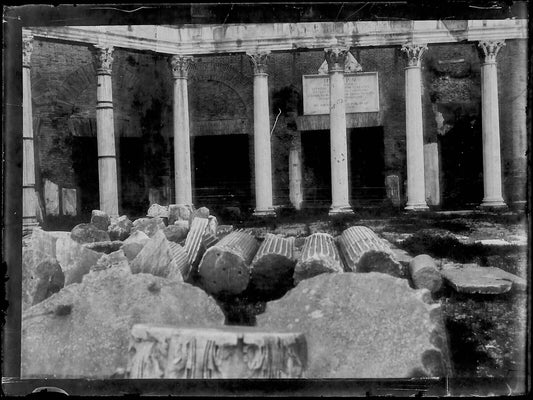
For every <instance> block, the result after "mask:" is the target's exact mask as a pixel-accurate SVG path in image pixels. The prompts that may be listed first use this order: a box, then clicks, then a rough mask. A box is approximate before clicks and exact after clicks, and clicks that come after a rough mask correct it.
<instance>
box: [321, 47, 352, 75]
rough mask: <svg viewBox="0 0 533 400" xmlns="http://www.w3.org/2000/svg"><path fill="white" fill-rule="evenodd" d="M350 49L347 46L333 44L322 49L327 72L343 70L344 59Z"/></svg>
mask: <svg viewBox="0 0 533 400" xmlns="http://www.w3.org/2000/svg"><path fill="white" fill-rule="evenodd" d="M349 51H350V47H349V46H334V47H327V48H325V49H324V54H325V57H326V62H327V63H328V72H339V71H340V72H344V68H345V66H346V59H347V57H348V53H349Z"/></svg>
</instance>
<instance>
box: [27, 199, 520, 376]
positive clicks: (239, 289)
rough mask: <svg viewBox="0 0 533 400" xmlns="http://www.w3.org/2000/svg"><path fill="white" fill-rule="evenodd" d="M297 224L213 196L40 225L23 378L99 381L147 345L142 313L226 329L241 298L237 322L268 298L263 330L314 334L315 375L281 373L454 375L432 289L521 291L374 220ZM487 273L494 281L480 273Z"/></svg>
mask: <svg viewBox="0 0 533 400" xmlns="http://www.w3.org/2000/svg"><path fill="white" fill-rule="evenodd" d="M293 231H294V232H299V233H302V232H300V231H298V230H294V229H293V230H292V231H291V230H289V231H288V232H284V231H283V230H280V229H276V230H275V231H274V232H268V231H266V230H265V229H261V228H253V229H250V228H248V229H234V227H233V226H230V225H219V224H218V220H217V218H216V217H215V216H213V215H210V212H209V210H208V209H207V208H205V207H201V208H199V209H194V208H193V207H190V206H184V205H170V206H161V205H158V204H153V205H152V206H151V207H150V208H149V210H148V212H147V216H146V217H142V218H138V219H136V220H134V221H131V220H130V219H129V218H128V217H127V216H120V217H117V218H110V217H109V216H107V215H106V214H105V213H103V212H102V211H99V210H94V211H93V213H92V218H91V221H90V223H83V224H79V225H77V226H76V227H74V228H73V229H72V231H71V232H54V231H43V230H41V229H35V230H34V231H33V233H32V237H31V240H26V241H25V243H26V246H25V247H23V310H24V313H23V324H22V325H23V346H22V347H23V357H22V365H23V375H24V376H25V377H30V376H34V377H37V376H40V377H42V376H53V377H62V378H65V377H92V378H102V377H109V376H111V375H112V374H113V373H115V372H116V371H115V370H116V369H119V368H125V366H126V364H127V363H129V364H130V365H135V368H140V367H139V362H141V363H145V362H147V361H146V360H148V359H151V358H150V357H148V355H149V354H151V353H146V354H145V355H139V356H137V358H135V357H133V356H132V355H131V354H130V356H131V357H133V359H132V358H131V357H129V356H128V348H130V349H131V348H135V349H137V350H138V349H139V348H140V347H143V346H146V345H145V344H142V343H141V344H138V345H137V344H134V345H132V343H131V342H130V344H129V347H128V338H130V339H131V338H132V337H133V336H131V335H130V332H131V329H132V328H133V326H134V325H135V324H148V325H147V327H145V328H142V329H141V328H136V329H137V331H136V332H137V333H136V334H135V335H138V334H139V332H141V331H142V332H152V331H153V332H167V331H166V330H165V329H166V328H165V329H163V328H161V329H163V330H161V329H160V328H158V326H161V325H168V324H170V325H175V326H176V327H184V326H190V324H195V325H196V326H199V327H202V326H205V327H213V328H217V329H218V328H222V327H224V325H232V324H234V323H235V320H236V319H235V316H233V317H228V316H229V315H231V313H232V312H235V310H236V309H238V308H239V307H240V309H241V311H239V312H240V313H242V312H243V311H242V310H248V311H246V312H250V311H249V310H254V311H253V312H252V313H253V314H254V315H253V318H251V319H246V318H239V319H238V321H241V325H242V324H243V323H242V321H246V322H245V323H244V324H249V325H254V324H255V315H257V314H260V313H261V312H263V311H264V310H265V304H266V303H267V302H268V304H267V306H266V311H265V312H264V314H262V315H259V317H258V321H257V325H258V327H260V328H261V329H262V331H261V332H263V333H262V334H261V335H263V334H264V335H266V336H264V337H267V338H270V337H271V335H270V336H269V334H268V332H274V331H275V332H280V330H284V329H289V330H291V332H292V333H295V334H296V335H297V336H295V337H298V338H300V336H298V335H300V333H301V334H303V335H304V336H305V338H306V339H307V341H308V351H309V356H308V357H307V356H305V357H303V356H302V357H303V358H304V359H306V360H307V359H308V360H309V365H308V366H309V370H308V371H309V373H308V374H307V375H306V374H304V373H303V369H302V370H298V371H297V372H290V373H289V372H284V374H285V376H307V377H316V378H339V377H343V378H348V377H352V378H353V377H357V378H362V377H391V378H392V377H395V378H398V377H410V376H444V375H449V374H451V368H450V362H449V357H448V352H447V340H446V334H445V332H444V328H443V326H442V323H441V322H442V321H441V314H440V308H439V304H438V301H437V302H436V303H435V302H434V299H435V298H436V297H437V296H436V294H437V293H438V292H439V291H440V290H442V289H443V288H444V287H445V286H446V287H450V288H452V289H453V290H456V291H458V292H464V293H503V292H507V291H509V290H511V288H514V289H519V290H521V289H524V288H525V282H522V281H521V280H520V278H518V277H515V276H514V275H511V274H502V273H500V270H498V269H497V268H492V269H491V270H490V271H489V270H488V269H487V268H480V267H478V268H476V266H461V265H448V266H444V267H443V266H438V265H437V264H436V263H435V261H434V260H433V259H432V258H431V257H430V256H428V255H418V256H417V257H414V258H413V257H411V256H409V254H407V253H406V252H404V251H401V250H399V249H397V248H395V247H394V246H393V245H392V244H391V243H389V242H388V241H386V240H385V239H382V238H381V237H379V236H378V235H376V233H375V232H374V231H372V230H371V229H369V228H368V227H365V226H352V227H349V228H347V229H345V230H344V231H343V232H342V233H341V234H340V235H339V236H337V237H334V236H332V235H330V234H328V233H325V232H320V231H318V230H317V229H312V230H308V231H306V232H303V234H304V236H302V235H300V234H299V235H298V237H295V235H291V233H294V232H293ZM305 234H307V235H305ZM480 269H481V270H480ZM480 273H483V274H485V276H486V279H485V281H483V280H482V281H479V280H477V278H476V277H477V276H478V275H479V274H480ZM476 274H477V275H476ZM487 274H488V275H487ZM254 301H255V303H254ZM258 310H259V311H258ZM389 314H390V318H389V317H387V315H389ZM224 316H225V318H224ZM403 316H404V317H403ZM391 321H396V322H395V324H400V325H391ZM237 323H239V322H237ZM151 324H155V325H154V328H152V327H151V326H152V325H151ZM241 328H243V329H244V327H241ZM139 329H141V330H139ZM143 329H144V330H143ZM237 330H238V329H237ZM169 332H170V331H169ZM172 332H174V331H172ZM265 332H266V333H265ZM167 333H168V332H167ZM167 333H164V334H165V335H166V334H167ZM168 334H169V335H170V334H171V333H168ZM135 335H134V336H135ZM172 335H174V333H172V334H171V336H172ZM217 335H218V334H217ZM163 336H164V335H163ZM252 336H253V335H252ZM135 337H136V336H135ZM172 337H173V336H172ZM222 337H225V336H224V334H222ZM261 337H262V338H263V336H261ZM291 337H292V336H291ZM217 338H218V336H217ZM131 340H133V339H131ZM135 340H137V339H135ZM139 340H141V339H139ZM143 340H144V339H143ZM180 340H181V339H180ZM206 340H207V339H206ZM217 340H218V339H217ZM261 340H263V341H264V340H266V339H261ZM269 340H270V339H268V340H267V341H266V342H265V343H267V342H268V343H270V342H269ZM272 340H273V339H272ZM298 340H300V339H298ZM301 340H304V339H301ZM202 343H203V342H202ZM206 343H207V342H206ZM261 343H263V342H261ZM291 343H292V342H291ZM139 346H140V347H139ZM232 346H233V345H232ZM265 346H267V345H266V344H265ZM291 346H292V344H291ZM267 347H268V346H267ZM267 347H265V348H267ZM143 348H144V347H143ZM231 348H232V349H233V347H231ZM58 349H59V351H58ZM167 350H168V349H167ZM204 350H205V351H206V352H207V353H206V354H208V353H209V352H210V351H211V350H208V349H204ZM147 351H148V350H147ZM150 351H152V350H150ZM202 351H203V350H202ZM232 351H233V350H232ZM269 351H270V350H269ZM302 351H303V350H302ZM54 352H55V354H53V353H54ZM209 354H211V353H209ZM391 354H394V357H392V358H391ZM241 356H242V354H241V355H239V356H238V357H237V356H236V357H237V358H238V359H239V360H241V361H239V362H244V361H243V360H244V359H245V358H243V357H241ZM128 357H129V358H128ZM139 357H140V358H139ZM168 357H170V356H168ZM391 359H394V360H397V362H396V363H392V364H391V363H388V361H390V360H391ZM135 360H136V361H135ZM139 360H140V361H139ZM134 361H135V362H134ZM280 362H281V361H280ZM283 362H285V361H283ZM287 362H289V361H287ZM290 362H292V361H290ZM132 363H133V364H132ZM143 365H144V364H143ZM280 365H281V364H280ZM146 368H148V366H147V367H146ZM154 368H155V367H154ZM202 368H203V367H202ZM206 368H207V367H206ZM209 368H211V367H209ZM243 368H244V367H243ZM279 368H281V367H279ZM283 368H285V369H286V367H283ZM287 368H288V367H287ZM302 368H303V367H302ZM289 369H290V368H289ZM147 371H148V370H147ZM180 371H181V370H180ZM184 371H185V370H183V371H181V372H180V374H185V375H187V372H186V371H185V372H184ZM210 371H211V370H210ZM242 371H243V374H245V371H248V372H246V374H252V375H254V374H256V372H257V371H261V372H260V373H259V372H257V373H258V374H259V375H261V374H262V375H261V376H267V377H273V376H281V375H283V374H281V372H279V371H278V372H276V371H270V370H268V371H267V370H264V369H259V370H258V369H254V368H252V369H251V370H250V369H247V368H244V369H243V370H242ZM250 371H256V372H253V373H252V372H250ZM287 371H288V370H287ZM158 373H159V372H158V371H157V370H154V371H150V372H146V371H145V372H142V371H140V370H137V371H136V372H135V374H134V375H135V376H143V377H144V376H149V377H157V374H158ZM165 374H167V375H168V374H170V375H169V376H175V375H176V374H177V373H175V372H172V371H167V372H160V375H161V376H160V377H163V376H164V375H165ZM209 374H212V375H213V376H219V377H224V376H234V375H231V373H230V372H227V373H226V372H223V371H221V370H217V371H215V372H213V371H211V372H209ZM228 374H229V375H228ZM280 374H281V375H280ZM287 374H288V375H287ZM178 375H179V374H178ZM189 375H190V374H189ZM180 376H181V375H180ZM195 376H201V377H204V375H203V372H202V373H200V372H198V375H195ZM243 376H248V375H243ZM254 376H255V375H254Z"/></svg>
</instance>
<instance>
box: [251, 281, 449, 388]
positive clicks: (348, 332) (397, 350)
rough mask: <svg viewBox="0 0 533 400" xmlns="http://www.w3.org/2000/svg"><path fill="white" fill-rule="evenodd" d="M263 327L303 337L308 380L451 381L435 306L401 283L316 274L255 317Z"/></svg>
mask: <svg viewBox="0 0 533 400" xmlns="http://www.w3.org/2000/svg"><path fill="white" fill-rule="evenodd" d="M257 326H258V328H261V329H273V330H275V329H288V330H294V331H298V332H302V333H303V334H304V335H305V337H306V340H307V345H308V352H309V366H308V368H307V375H306V376H307V377H308V378H312V379H313V378H315V379H317V378H323V379H327V378H378V379H381V378H410V377H424V376H429V377H445V376H450V375H451V366H450V365H451V364H450V358H449V350H448V345H447V337H446V332H445V330H444V325H443V320H442V315H441V309H440V304H438V303H432V301H431V296H430V294H429V292H428V291H427V290H414V289H411V288H410V287H409V285H408V283H407V281H406V280H405V279H400V278H395V277H392V276H390V275H386V274H382V273H376V272H370V273H367V274H352V273H347V274H321V275H318V276H315V277H313V278H310V279H306V280H304V281H302V282H300V284H299V285H298V286H296V287H295V288H294V289H292V290H290V291H289V292H288V293H287V294H286V295H285V296H284V297H282V298H281V299H279V300H276V301H272V302H269V303H268V305H267V308H266V311H265V312H264V313H263V314H261V315H258V316H257Z"/></svg>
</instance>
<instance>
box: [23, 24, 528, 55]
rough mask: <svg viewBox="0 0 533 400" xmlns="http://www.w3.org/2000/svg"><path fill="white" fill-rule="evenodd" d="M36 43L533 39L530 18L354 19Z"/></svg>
mask: <svg viewBox="0 0 533 400" xmlns="http://www.w3.org/2000/svg"><path fill="white" fill-rule="evenodd" d="M23 32H25V33H29V34H32V35H33V36H34V37H35V38H36V39H45V38H46V39H52V40H64V41H69V42H77V43H90V44H96V45H102V46H106V47H107V46H111V47H121V48H127V49H135V50H144V51H154V52H157V53H163V54H182V55H202V54H216V53H218V54H220V53H236V52H238V53H242V52H249V53H255V52H261V51H263V50H265V51H268V50H270V51H290V50H295V49H298V48H308V49H324V48H326V47H332V46H336V45H337V44H338V43H343V45H346V46H350V47H365V46H397V45H400V46H401V45H403V44H405V43H427V44H432V43H453V42H462V41H472V42H474V41H492V40H505V39H525V38H527V20H526V19H505V20H468V21H452V20H447V21H436V20H429V21H352V22H344V23H335V22H320V23H307V22H306V23H269V24H242V25H237V24H233V25H232V24H229V25H224V26H222V25H187V24H186V25H181V26H179V27H177V26H176V27H174V26H165V25H130V26H128V25H108V26H103V25H100V26H66V27H31V28H24V29H23Z"/></svg>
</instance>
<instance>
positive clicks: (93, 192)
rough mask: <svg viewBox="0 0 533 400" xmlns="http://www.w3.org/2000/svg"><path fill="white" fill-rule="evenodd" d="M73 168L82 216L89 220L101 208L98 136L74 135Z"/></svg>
mask: <svg viewBox="0 0 533 400" xmlns="http://www.w3.org/2000/svg"><path fill="white" fill-rule="evenodd" d="M72 168H73V169H74V176H75V179H76V185H77V186H78V187H79V189H80V194H79V196H80V203H81V204H80V207H81V213H80V214H81V215H80V217H81V218H83V219H87V220H88V219H90V217H91V212H92V210H98V209H99V208H100V199H99V197H100V194H99V189H98V147H97V143H96V137H80V136H74V137H72Z"/></svg>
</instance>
